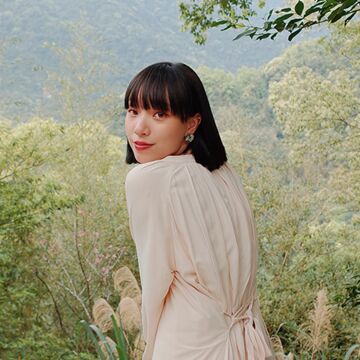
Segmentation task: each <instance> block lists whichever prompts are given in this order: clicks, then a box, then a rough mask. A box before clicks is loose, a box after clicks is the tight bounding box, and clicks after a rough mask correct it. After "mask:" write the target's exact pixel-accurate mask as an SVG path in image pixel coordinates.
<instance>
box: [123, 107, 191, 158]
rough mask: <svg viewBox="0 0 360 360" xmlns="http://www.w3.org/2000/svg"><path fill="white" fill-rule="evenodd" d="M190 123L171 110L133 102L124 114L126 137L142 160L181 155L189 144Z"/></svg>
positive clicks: (136, 155) (135, 153) (137, 156)
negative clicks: (152, 107)
mask: <svg viewBox="0 0 360 360" xmlns="http://www.w3.org/2000/svg"><path fill="white" fill-rule="evenodd" d="M189 124H190V122H189V121H187V122H185V123H183V122H182V121H181V119H180V117H178V116H175V115H173V114H171V113H169V112H163V111H161V110H157V109H148V110H145V109H143V108H140V107H137V108H135V107H131V106H130V105H129V108H128V109H127V113H126V117H125V131H126V136H127V138H128V141H129V144H130V147H131V149H132V150H133V152H134V155H135V158H136V160H137V161H138V162H139V163H146V162H149V161H154V160H160V159H163V158H164V157H166V156H168V155H180V154H181V153H182V152H183V151H184V150H185V149H186V147H187V142H186V141H185V139H184V137H185V135H187V134H188V133H190V131H189V129H190V127H191V125H189ZM191 133H193V131H191Z"/></svg>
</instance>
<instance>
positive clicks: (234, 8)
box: [179, 0, 360, 44]
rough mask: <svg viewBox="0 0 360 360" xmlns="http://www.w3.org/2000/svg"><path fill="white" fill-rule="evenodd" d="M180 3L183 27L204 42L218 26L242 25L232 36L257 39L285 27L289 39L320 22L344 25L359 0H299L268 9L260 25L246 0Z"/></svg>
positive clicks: (196, 39) (270, 36)
mask: <svg viewBox="0 0 360 360" xmlns="http://www.w3.org/2000/svg"><path fill="white" fill-rule="evenodd" d="M179 7H180V13H181V18H182V19H183V21H184V25H183V27H184V29H185V30H190V32H191V33H192V34H193V35H194V37H195V42H197V43H199V44H204V43H205V40H206V37H205V32H206V31H207V30H208V29H210V28H214V27H219V26H222V29H221V30H222V31H224V30H228V29H230V28H235V29H236V28H242V29H243V31H242V32H241V33H240V34H238V35H237V36H236V37H235V38H234V40H238V39H240V38H241V37H243V36H248V37H250V38H251V39H252V38H254V39H256V40H262V39H266V38H270V39H274V38H275V37H276V36H277V35H278V34H279V33H281V32H283V31H287V32H289V33H290V34H289V36H288V40H289V41H291V40H292V39H293V38H294V37H295V36H297V35H298V34H299V33H300V32H301V31H303V30H304V29H306V28H309V27H312V26H314V25H318V24H321V23H323V22H326V23H335V22H337V21H339V20H340V19H342V20H344V21H343V23H344V24H345V25H346V24H347V23H348V22H349V21H351V20H352V19H353V18H354V16H355V15H356V14H357V13H358V12H359V11H360V1H359V0H340V1H335V0H315V1H313V2H312V3H311V5H310V6H309V7H307V8H306V9H305V5H304V3H303V2H302V1H301V0H299V1H297V2H296V4H295V5H294V7H285V8H282V9H278V10H275V9H271V10H270V11H269V13H268V14H267V15H266V16H265V18H264V19H263V20H264V22H263V24H262V25H261V26H254V25H252V24H251V22H250V20H249V17H254V16H256V15H257V14H256V12H255V11H254V9H253V6H252V3H251V2H247V1H219V0H212V1H201V2H199V1H195V0H191V1H189V2H188V3H186V2H183V1H182V2H180V4H179ZM304 10H305V11H304ZM214 14H216V16H214ZM274 14H277V15H276V16H274Z"/></svg>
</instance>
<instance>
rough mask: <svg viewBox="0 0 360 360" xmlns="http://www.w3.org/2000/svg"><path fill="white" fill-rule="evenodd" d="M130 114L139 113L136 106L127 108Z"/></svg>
mask: <svg viewBox="0 0 360 360" xmlns="http://www.w3.org/2000/svg"><path fill="white" fill-rule="evenodd" d="M127 112H128V114H130V115H137V111H136V109H134V108H128V109H127Z"/></svg>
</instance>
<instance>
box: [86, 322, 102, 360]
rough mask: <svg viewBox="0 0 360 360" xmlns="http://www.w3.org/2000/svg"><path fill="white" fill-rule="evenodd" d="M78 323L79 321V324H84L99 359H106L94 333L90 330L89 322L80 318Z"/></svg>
mask: <svg viewBox="0 0 360 360" xmlns="http://www.w3.org/2000/svg"><path fill="white" fill-rule="evenodd" d="M80 323H81V325H83V326H84V328H85V330H86V332H87V333H88V335H89V336H90V339H91V340H92V342H93V344H94V346H95V349H96V351H97V353H98V355H99V357H100V360H106V358H105V355H104V353H103V351H102V350H101V348H100V345H99V343H98V341H97V339H96V337H95V335H94V333H93V332H92V330H91V328H90V326H89V324H88V323H87V322H86V321H85V320H81V321H80Z"/></svg>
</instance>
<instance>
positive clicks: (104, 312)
mask: <svg viewBox="0 0 360 360" xmlns="http://www.w3.org/2000/svg"><path fill="white" fill-rule="evenodd" d="M92 312H93V318H94V322H95V324H96V325H97V326H98V327H99V328H100V330H101V331H102V332H103V333H106V332H108V331H109V330H110V329H112V321H111V315H114V316H115V318H116V317H117V316H116V314H115V312H114V310H113V308H112V307H111V306H110V305H109V304H108V302H107V301H106V300H104V299H98V300H96V301H95V304H94V306H93V311H92Z"/></svg>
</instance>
